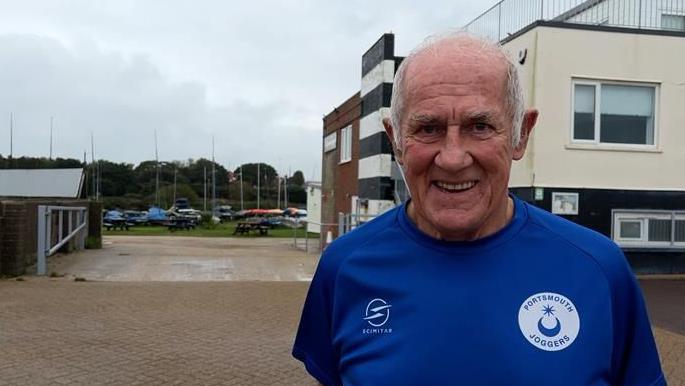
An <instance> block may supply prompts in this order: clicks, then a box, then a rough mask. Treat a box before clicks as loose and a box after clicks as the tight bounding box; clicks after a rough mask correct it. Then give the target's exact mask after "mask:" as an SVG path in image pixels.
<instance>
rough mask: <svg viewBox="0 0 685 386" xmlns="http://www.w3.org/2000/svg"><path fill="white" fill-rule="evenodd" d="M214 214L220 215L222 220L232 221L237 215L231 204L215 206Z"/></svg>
mask: <svg viewBox="0 0 685 386" xmlns="http://www.w3.org/2000/svg"><path fill="white" fill-rule="evenodd" d="M214 216H216V217H218V218H219V221H220V222H225V221H231V220H233V219H234V218H235V217H236V216H235V212H234V211H233V209H232V208H231V206H229V205H222V206H217V207H216V208H214Z"/></svg>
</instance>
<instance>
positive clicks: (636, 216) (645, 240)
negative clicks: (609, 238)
mask: <svg viewBox="0 0 685 386" xmlns="http://www.w3.org/2000/svg"><path fill="white" fill-rule="evenodd" d="M613 229H614V230H613V234H614V240H615V241H616V242H617V243H618V244H620V245H621V246H628V247H685V212H672V211H649V212H648V211H629V210H616V211H614V222H613Z"/></svg>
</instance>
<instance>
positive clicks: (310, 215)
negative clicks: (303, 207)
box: [307, 185, 321, 233]
mask: <svg viewBox="0 0 685 386" xmlns="http://www.w3.org/2000/svg"><path fill="white" fill-rule="evenodd" d="M319 224H321V187H320V186H314V185H309V186H307V231H308V232H312V233H321V225H319Z"/></svg>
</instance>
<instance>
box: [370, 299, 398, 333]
mask: <svg viewBox="0 0 685 386" xmlns="http://www.w3.org/2000/svg"><path fill="white" fill-rule="evenodd" d="M390 307H392V306H391V305H390V304H388V303H387V302H386V301H385V300H383V299H373V300H372V301H370V302H369V304H367V305H366V317H365V318H364V320H366V321H367V322H368V323H369V324H370V325H372V326H374V327H381V326H382V325H384V324H385V323H387V322H388V319H389V318H390Z"/></svg>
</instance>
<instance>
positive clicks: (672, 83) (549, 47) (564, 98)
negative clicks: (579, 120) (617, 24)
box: [507, 27, 685, 191]
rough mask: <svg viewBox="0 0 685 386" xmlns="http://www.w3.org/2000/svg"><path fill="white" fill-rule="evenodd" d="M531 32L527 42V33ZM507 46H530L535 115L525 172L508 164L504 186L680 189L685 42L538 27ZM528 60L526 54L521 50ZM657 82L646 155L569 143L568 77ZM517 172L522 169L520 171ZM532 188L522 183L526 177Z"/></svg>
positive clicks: (684, 151)
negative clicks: (654, 126)
mask: <svg viewBox="0 0 685 386" xmlns="http://www.w3.org/2000/svg"><path fill="white" fill-rule="evenodd" d="M533 31H537V32H536V33H535V39H531V38H530V36H529V35H531V34H532V32H533ZM533 31H530V32H528V33H526V34H524V35H522V36H521V37H519V38H517V39H515V40H514V41H512V42H510V43H509V44H507V47H508V48H509V47H510V46H511V47H515V46H517V47H518V46H519V45H521V46H523V45H530V46H533V47H534V50H533V52H534V53H535V54H534V61H535V67H534V75H533V81H534V85H533V86H532V88H531V85H530V82H529V81H525V82H524V84H527V86H526V89H527V92H526V93H527V95H529V96H531V92H532V98H533V99H532V103H533V105H534V106H536V107H537V108H538V109H539V110H540V118H539V120H538V125H537V127H536V129H535V132H534V135H533V138H532V149H533V152H532V156H533V162H532V168H531V169H530V170H529V169H526V167H527V164H525V163H524V164H523V166H519V165H516V166H515V170H514V171H513V172H512V180H511V184H510V185H512V186H539V187H545V186H555V187H575V188H579V187H583V188H609V189H648V190H679V191H682V190H685V172H683V165H685V112H684V107H683V106H685V70H684V67H683V63H685V38H682V37H669V36H657V35H646V34H638V33H635V34H628V33H611V32H599V31H587V30H578V29H563V28H550V27H538V28H535V29H534V30H533ZM528 55H529V57H528V59H527V60H531V59H533V58H531V57H530V55H531V49H529V50H528ZM574 78H585V79H597V80H614V81H615V80H620V81H631V82H650V83H654V84H657V85H658V87H657V96H656V97H657V110H656V121H657V134H656V142H655V146H654V149H651V150H649V149H643V150H629V149H619V148H616V147H614V148H613V149H611V148H609V147H608V146H604V147H597V146H584V147H583V146H578V145H575V144H572V143H571V114H572V112H571V101H572V95H573V94H572V79H574ZM522 167H523V169H521V168H522ZM531 171H532V183H531V184H529V185H526V183H527V181H526V178H523V177H521V176H522V175H523V176H524V177H525V176H527V174H526V173H528V172H531Z"/></svg>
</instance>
